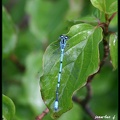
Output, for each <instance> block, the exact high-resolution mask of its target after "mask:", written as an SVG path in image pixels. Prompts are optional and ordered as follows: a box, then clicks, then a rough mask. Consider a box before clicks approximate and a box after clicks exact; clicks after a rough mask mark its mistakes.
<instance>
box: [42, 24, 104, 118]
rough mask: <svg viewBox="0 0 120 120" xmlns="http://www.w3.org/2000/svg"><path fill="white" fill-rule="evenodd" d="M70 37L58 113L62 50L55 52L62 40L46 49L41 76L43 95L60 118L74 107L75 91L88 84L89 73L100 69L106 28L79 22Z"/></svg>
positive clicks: (72, 28)
mask: <svg viewBox="0 0 120 120" xmlns="http://www.w3.org/2000/svg"><path fill="white" fill-rule="evenodd" d="M67 36H68V37H69V40H68V41H67V44H69V47H66V49H65V53H64V60H63V69H62V76H61V82H60V89H59V110H58V112H54V107H53V106H54V101H55V91H56V86H57V77H58V71H59V63H60V61H59V59H60V52H59V53H58V54H55V53H56V52H55V51H56V49H58V48H59V46H58V47H55V45H56V44H57V43H58V41H56V42H54V43H52V44H51V45H49V46H48V48H47V49H46V52H45V54H44V57H43V71H44V73H43V76H41V78H40V86H41V94H42V98H43V100H44V102H45V104H46V106H47V107H48V108H49V110H50V112H51V116H52V117H53V118H57V117H59V116H60V115H62V114H63V113H64V112H66V111H68V110H69V109H71V108H72V106H73V104H72V99H71V98H72V95H73V93H74V92H75V91H76V90H78V89H80V88H81V87H82V86H84V85H85V83H86V80H87V78H88V76H89V75H91V74H93V73H95V72H97V70H98V68H99V49H98V46H99V43H100V41H101V40H102V29H101V28H100V27H95V26H92V25H89V24H77V25H74V26H72V27H71V29H70V31H69V32H68V33H67Z"/></svg>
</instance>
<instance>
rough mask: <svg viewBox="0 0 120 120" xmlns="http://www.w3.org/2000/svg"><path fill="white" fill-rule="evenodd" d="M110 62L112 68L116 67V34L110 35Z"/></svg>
mask: <svg viewBox="0 0 120 120" xmlns="http://www.w3.org/2000/svg"><path fill="white" fill-rule="evenodd" d="M109 47H110V56H111V62H112V65H113V67H114V69H117V67H118V38H117V35H116V34H112V35H110V41H109Z"/></svg>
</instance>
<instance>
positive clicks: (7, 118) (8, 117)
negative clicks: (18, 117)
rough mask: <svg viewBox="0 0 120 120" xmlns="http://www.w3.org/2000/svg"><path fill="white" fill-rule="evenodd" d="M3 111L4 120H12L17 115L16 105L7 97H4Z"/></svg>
mask: <svg viewBox="0 0 120 120" xmlns="http://www.w3.org/2000/svg"><path fill="white" fill-rule="evenodd" d="M2 111H3V114H2V116H3V118H4V119H3V120H12V118H13V116H14V115H15V105H14V103H13V101H12V100H11V99H10V98H9V97H7V96H5V95H2Z"/></svg>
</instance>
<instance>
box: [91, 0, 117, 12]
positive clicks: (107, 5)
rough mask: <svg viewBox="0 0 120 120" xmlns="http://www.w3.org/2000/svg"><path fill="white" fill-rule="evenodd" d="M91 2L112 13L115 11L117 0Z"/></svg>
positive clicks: (101, 9) (103, 10)
mask: <svg viewBox="0 0 120 120" xmlns="http://www.w3.org/2000/svg"><path fill="white" fill-rule="evenodd" d="M91 3H92V5H93V6H94V7H96V8H98V9H99V10H100V11H102V12H104V13H106V14H112V13H114V12H116V11H117V6H118V2H117V0H91Z"/></svg>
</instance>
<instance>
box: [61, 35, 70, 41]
mask: <svg viewBox="0 0 120 120" xmlns="http://www.w3.org/2000/svg"><path fill="white" fill-rule="evenodd" d="M59 38H60V39H65V40H67V39H68V37H67V36H65V35H60V37H59Z"/></svg>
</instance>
